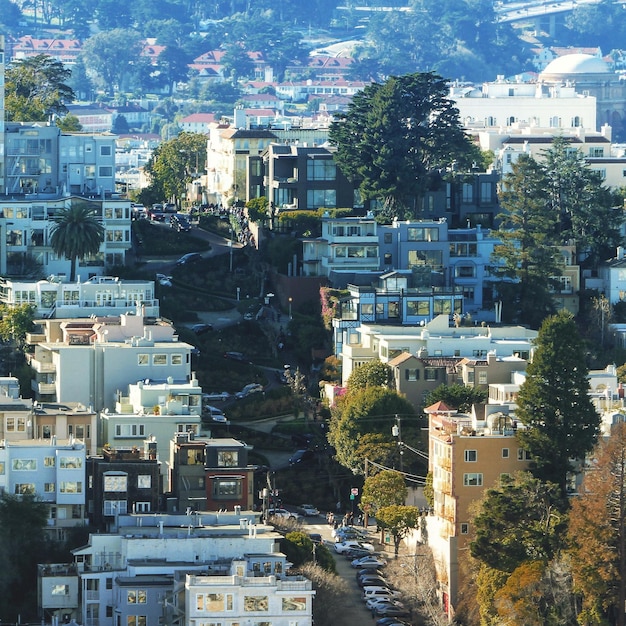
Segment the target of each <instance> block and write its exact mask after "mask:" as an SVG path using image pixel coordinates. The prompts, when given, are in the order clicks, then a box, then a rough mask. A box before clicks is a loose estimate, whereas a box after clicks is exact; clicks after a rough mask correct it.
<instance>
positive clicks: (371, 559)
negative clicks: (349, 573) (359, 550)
mask: <svg viewBox="0 0 626 626" xmlns="http://www.w3.org/2000/svg"><path fill="white" fill-rule="evenodd" d="M350 565H352V567H354V568H356V569H359V568H362V569H376V568H379V567H385V565H387V561H385V559H383V558H380V557H378V556H373V555H372V556H362V557H361V558H360V559H354V561H352V562H351V563H350Z"/></svg>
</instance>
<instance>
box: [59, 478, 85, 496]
mask: <svg viewBox="0 0 626 626" xmlns="http://www.w3.org/2000/svg"><path fill="white" fill-rule="evenodd" d="M59 491H60V493H82V492H83V483H82V482H80V481H73V480H62V481H61V482H60V483H59Z"/></svg>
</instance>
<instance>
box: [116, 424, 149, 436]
mask: <svg viewBox="0 0 626 626" xmlns="http://www.w3.org/2000/svg"><path fill="white" fill-rule="evenodd" d="M145 433H146V427H145V425H144V424H115V436H116V437H144V436H145Z"/></svg>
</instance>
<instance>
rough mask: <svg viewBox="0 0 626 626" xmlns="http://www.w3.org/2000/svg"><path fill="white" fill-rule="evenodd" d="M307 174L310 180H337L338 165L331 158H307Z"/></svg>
mask: <svg viewBox="0 0 626 626" xmlns="http://www.w3.org/2000/svg"><path fill="white" fill-rule="evenodd" d="M306 175H307V178H308V179H309V180H335V179H336V178H337V166H336V165H335V162H334V161H332V160H330V159H307V161H306Z"/></svg>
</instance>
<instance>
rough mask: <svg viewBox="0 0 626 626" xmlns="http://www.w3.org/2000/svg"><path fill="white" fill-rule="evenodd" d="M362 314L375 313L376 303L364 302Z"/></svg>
mask: <svg viewBox="0 0 626 626" xmlns="http://www.w3.org/2000/svg"><path fill="white" fill-rule="evenodd" d="M361 315H374V305H373V304H362V305H361Z"/></svg>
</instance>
